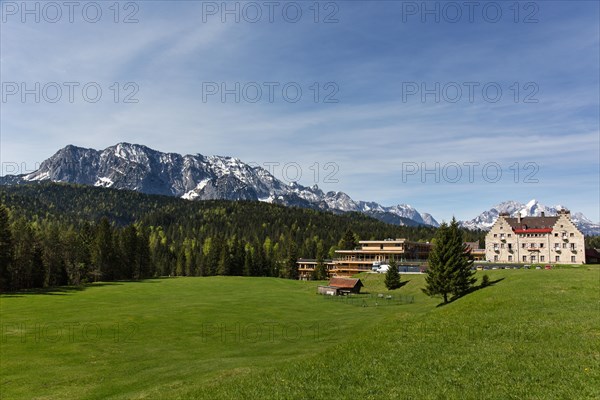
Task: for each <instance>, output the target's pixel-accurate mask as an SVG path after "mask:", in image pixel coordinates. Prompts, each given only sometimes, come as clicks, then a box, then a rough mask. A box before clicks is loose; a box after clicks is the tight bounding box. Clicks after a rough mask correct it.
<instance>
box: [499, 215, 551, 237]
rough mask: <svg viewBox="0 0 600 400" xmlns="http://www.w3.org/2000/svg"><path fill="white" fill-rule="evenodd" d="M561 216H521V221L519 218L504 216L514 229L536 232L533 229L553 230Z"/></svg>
mask: <svg viewBox="0 0 600 400" xmlns="http://www.w3.org/2000/svg"><path fill="white" fill-rule="evenodd" d="M558 218H559V217H523V218H521V222H519V219H518V218H504V219H505V220H506V222H507V223H508V225H510V227H511V228H512V229H513V230H514V231H520V232H519V233H522V232H523V231H525V230H526V231H528V232H534V233H535V231H533V229H544V230H548V231H547V232H552V228H553V227H554V225H555V224H556V221H558Z"/></svg>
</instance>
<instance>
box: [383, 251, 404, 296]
mask: <svg viewBox="0 0 600 400" xmlns="http://www.w3.org/2000/svg"><path fill="white" fill-rule="evenodd" d="M385 287H386V288H387V289H388V290H394V289H398V288H399V287H400V273H399V272H398V264H397V263H396V260H395V259H394V256H393V255H392V256H391V257H390V261H389V268H388V270H387V272H386V273H385Z"/></svg>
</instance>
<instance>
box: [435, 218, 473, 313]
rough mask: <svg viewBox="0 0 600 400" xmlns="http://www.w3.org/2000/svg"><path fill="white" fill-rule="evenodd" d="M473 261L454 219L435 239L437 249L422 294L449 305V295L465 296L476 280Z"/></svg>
mask: <svg viewBox="0 0 600 400" xmlns="http://www.w3.org/2000/svg"><path fill="white" fill-rule="evenodd" d="M472 265H473V257H472V256H471V253H470V252H469V250H468V248H467V246H465V244H464V241H463V234H462V232H461V231H460V230H459V229H458V223H457V222H456V219H455V218H452V221H451V222H450V225H448V224H446V223H445V222H444V223H442V225H440V227H439V228H438V231H437V233H436V235H435V245H434V246H433V249H432V250H431V252H430V253H429V269H428V271H427V276H426V277H425V282H426V287H425V288H424V289H423V292H424V293H425V294H427V295H428V296H438V295H441V296H442V297H443V299H444V303H448V295H450V294H452V295H453V296H454V297H459V296H462V295H464V294H465V293H466V292H467V291H468V290H469V289H470V288H471V286H472V285H473V284H474V283H475V281H476V279H475V278H474V277H473V275H474V272H473V271H471V266H472Z"/></svg>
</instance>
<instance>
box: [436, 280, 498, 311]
mask: <svg viewBox="0 0 600 400" xmlns="http://www.w3.org/2000/svg"><path fill="white" fill-rule="evenodd" d="M504 279H505V278H499V279H496V280H494V281H489V282H488V284H487V285H486V286H482V285H481V284H479V285H477V286H473V287H471V288H470V289H469V290H467V291H466V292H465V293H463V294H461V295H460V296H454V297H451V298H450V300H449V301H448V302H447V303H440V304H438V305H437V306H436V307H443V306H447V305H448V304H451V303H454V302H455V301H456V300H458V299H460V298H462V297H465V296H466V295H468V294H471V293H473V292H476V291H478V290H481V289H485V288H487V287H490V286H494V285H495V284H496V283H498V282H500V281H503V280H504Z"/></svg>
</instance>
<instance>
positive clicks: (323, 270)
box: [313, 240, 328, 281]
mask: <svg viewBox="0 0 600 400" xmlns="http://www.w3.org/2000/svg"><path fill="white" fill-rule="evenodd" d="M324 253H325V249H324V246H323V241H322V240H320V241H319V242H318V243H317V265H316V267H315V272H314V274H313V278H314V279H315V280H318V281H322V280H325V279H327V278H328V273H327V266H326V265H325V260H324V258H325V254H324Z"/></svg>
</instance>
